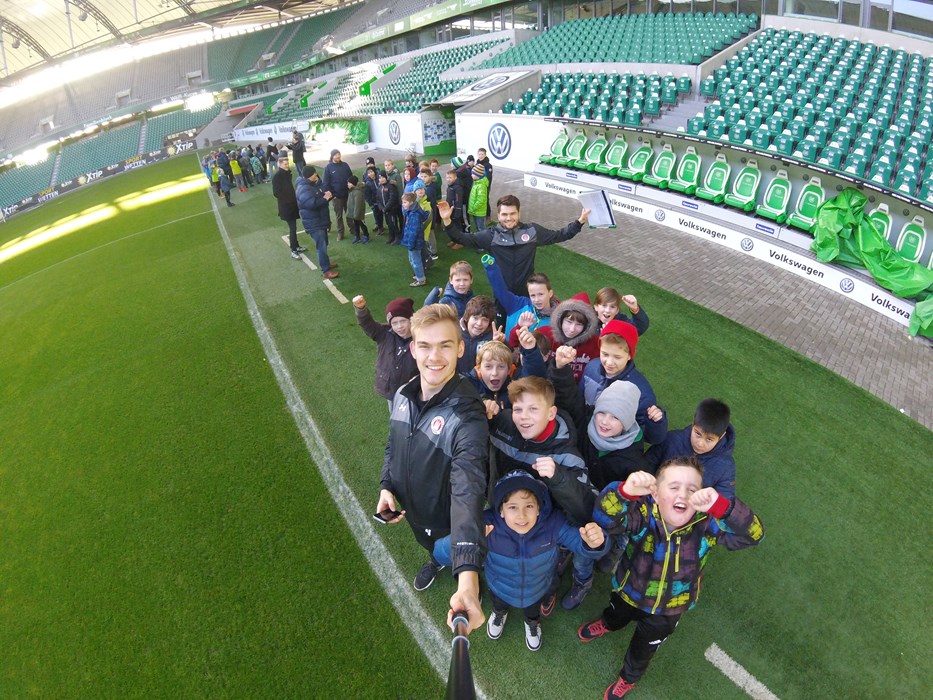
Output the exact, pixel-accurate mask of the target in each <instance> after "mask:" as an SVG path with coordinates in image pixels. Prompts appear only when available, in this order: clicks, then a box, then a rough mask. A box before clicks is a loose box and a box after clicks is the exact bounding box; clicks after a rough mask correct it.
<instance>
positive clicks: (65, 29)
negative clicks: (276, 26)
mask: <svg viewBox="0 0 933 700" xmlns="http://www.w3.org/2000/svg"><path fill="white" fill-rule="evenodd" d="M348 4H351V2H348V1H347V0H271V1H270V0H265V1H264V0H233V1H231V0H0V83H2V82H6V80H7V79H9V78H10V77H12V76H16V77H21V76H22V75H23V74H24V73H25V72H29V71H31V70H32V69H36V68H43V67H46V66H48V65H49V64H51V63H55V62H58V61H60V60H63V59H67V58H72V57H74V56H76V55H79V54H84V53H88V52H89V51H92V50H95V49H100V48H105V47H109V46H115V45H120V44H126V43H135V42H139V41H142V40H144V39H147V38H152V37H156V36H165V35H177V34H183V33H185V32H189V31H191V30H194V29H200V30H203V29H205V28H214V29H217V30H223V29H233V28H236V27H246V26H249V25H260V24H267V23H270V22H277V21H282V20H288V19H293V18H297V17H301V16H304V15H309V14H313V13H316V12H320V11H322V10H332V9H336V8H337V7H340V6H344V5H348ZM17 74H20V75H17Z"/></svg>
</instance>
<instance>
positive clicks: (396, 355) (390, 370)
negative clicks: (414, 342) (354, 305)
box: [356, 309, 418, 401]
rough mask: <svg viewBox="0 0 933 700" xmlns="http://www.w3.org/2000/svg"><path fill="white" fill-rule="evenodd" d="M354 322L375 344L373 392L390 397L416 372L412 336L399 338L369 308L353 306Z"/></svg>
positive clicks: (416, 365) (416, 366)
mask: <svg viewBox="0 0 933 700" xmlns="http://www.w3.org/2000/svg"><path fill="white" fill-rule="evenodd" d="M356 322H357V323H359V324H360V328H362V329H363V332H364V333H365V334H366V335H368V336H369V337H370V338H372V339H373V340H374V341H375V342H376V344H377V346H378V350H377V352H376V382H375V385H376V393H377V394H379V395H380V396H382V397H383V398H386V399H389V400H390V401H391V400H392V397H393V396H395V392H396V391H398V388H399V387H400V386H402V385H403V384H405V383H406V382H408V380H409V379H411V378H412V377H414V376H416V375H417V374H418V364H417V363H416V362H415V358H414V357H412V355H411V349H410V342H411V338H400V337H399V336H398V335H397V334H396V333H395V332H393V330H392V326H389V325H387V324H385V323H376V321H375V320H374V319H373V315H372V314H371V313H370V312H369V309H356Z"/></svg>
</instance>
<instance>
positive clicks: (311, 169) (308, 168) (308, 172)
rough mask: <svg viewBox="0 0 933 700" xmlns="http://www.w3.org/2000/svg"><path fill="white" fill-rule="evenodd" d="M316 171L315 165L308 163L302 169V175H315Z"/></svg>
mask: <svg viewBox="0 0 933 700" xmlns="http://www.w3.org/2000/svg"><path fill="white" fill-rule="evenodd" d="M316 172H317V170H315V169H314V166H313V165H306V166H305V167H304V168H302V170H301V177H311V176H312V175H314V174H315V173H316Z"/></svg>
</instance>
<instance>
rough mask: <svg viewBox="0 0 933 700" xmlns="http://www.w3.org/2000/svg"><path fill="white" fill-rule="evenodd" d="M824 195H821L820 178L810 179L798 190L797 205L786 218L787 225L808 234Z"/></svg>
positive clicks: (821, 184) (821, 185)
mask: <svg viewBox="0 0 933 700" xmlns="http://www.w3.org/2000/svg"><path fill="white" fill-rule="evenodd" d="M825 198H826V195H825V194H824V193H823V183H822V182H820V178H818V177H811V178H810V181H809V182H808V183H807V184H806V185H804V186H803V189H802V190H800V195H799V196H798V197H797V205H796V206H795V207H794V211H792V212H791V213H790V215H789V216H788V217H787V223H788V224H789V225H791V226H793V227H794V228H796V229H800V230H801V231H806V232H807V233H810V231H812V230H813V224H814V223H816V213H817V211H819V208H820V207H821V206H822V205H823V200H824V199H825Z"/></svg>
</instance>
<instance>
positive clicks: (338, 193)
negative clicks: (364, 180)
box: [321, 161, 353, 199]
mask: <svg viewBox="0 0 933 700" xmlns="http://www.w3.org/2000/svg"><path fill="white" fill-rule="evenodd" d="M352 174H353V171H352V170H351V169H350V166H349V165H347V164H346V163H344V162H343V161H340V162H339V163H335V162H333V161H329V162H328V163H327V165H325V166H324V174H323V175H322V176H321V181H322V182H323V183H324V191H325V192H331V193H332V194H333V195H334V197H336V198H337V199H346V198H347V194H348V193H349V190H348V189H347V180H349V179H350V176H351V175H352Z"/></svg>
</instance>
